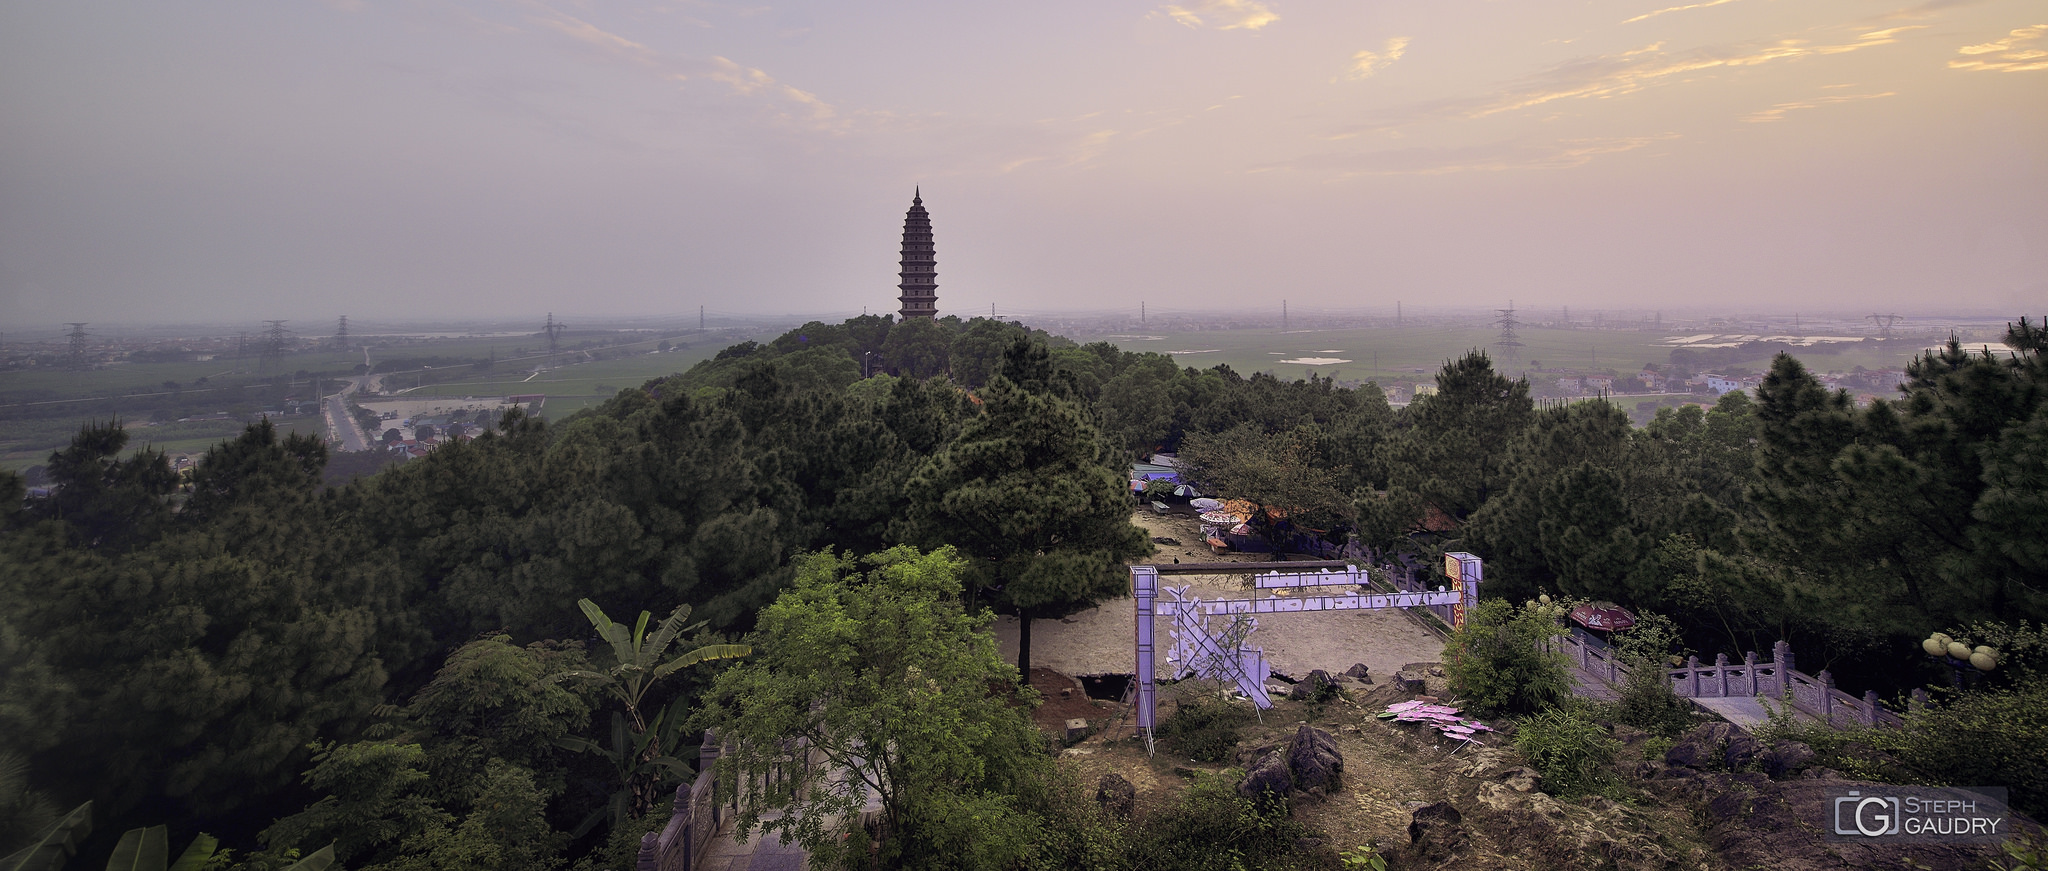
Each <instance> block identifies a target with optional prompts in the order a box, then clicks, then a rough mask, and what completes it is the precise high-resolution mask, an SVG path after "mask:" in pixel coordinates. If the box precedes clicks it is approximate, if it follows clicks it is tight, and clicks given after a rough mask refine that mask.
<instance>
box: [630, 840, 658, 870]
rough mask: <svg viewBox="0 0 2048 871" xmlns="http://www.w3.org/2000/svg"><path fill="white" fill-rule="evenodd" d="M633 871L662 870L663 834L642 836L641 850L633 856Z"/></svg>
mask: <svg viewBox="0 0 2048 871" xmlns="http://www.w3.org/2000/svg"><path fill="white" fill-rule="evenodd" d="M633 871H661V835H660V834H658V833H655V832H648V833H647V834H644V835H641V836H640V852H639V853H638V854H637V855H635V856H634V857H633Z"/></svg>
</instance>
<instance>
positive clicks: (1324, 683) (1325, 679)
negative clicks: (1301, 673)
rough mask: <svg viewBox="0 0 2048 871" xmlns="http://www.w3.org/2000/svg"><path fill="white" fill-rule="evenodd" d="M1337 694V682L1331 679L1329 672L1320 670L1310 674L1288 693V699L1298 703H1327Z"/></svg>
mask: <svg viewBox="0 0 2048 871" xmlns="http://www.w3.org/2000/svg"><path fill="white" fill-rule="evenodd" d="M1336 694H1337V682H1336V681H1334V680H1331V679H1330V673H1329V672H1327V671H1324V670H1322V669H1320V668H1319V669H1316V670H1314V671H1311V672H1309V673H1308V677H1305V678H1302V679H1301V681H1300V682H1299V683H1296V684H1295V685H1294V686H1293V688H1291V689H1289V690H1288V691H1287V697H1288V698H1290V699H1293V700H1295V701H1297V702H1318V701H1325V700H1328V699H1329V698H1330V697H1332V696H1335V695H1336Z"/></svg>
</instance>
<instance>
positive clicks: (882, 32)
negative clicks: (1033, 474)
mask: <svg viewBox="0 0 2048 871" xmlns="http://www.w3.org/2000/svg"><path fill="white" fill-rule="evenodd" d="M914 185H922V186H923V190H924V196H925V205H926V206H927V207H928V208H929V209H930V210H931V213H932V222H933V226H934V230H935V235H936V241H937V250H938V269H939V307H940V310H941V312H942V313H961V314H973V313H976V312H981V313H986V312H987V311H988V307H989V304H990V303H991V302H994V303H995V305H996V307H997V310H998V311H999V312H1001V313H1003V314H1004V315H1005V316H1015V317H1025V318H1027V319H1028V318H1029V317H1030V316H1031V315H1033V314H1035V313H1046V312H1052V311H1061V310H1075V309H1084V310H1107V309H1116V308H1129V309H1132V310H1135V309H1136V308H1137V306H1138V303H1139V301H1140V300H1144V301H1145V302H1146V303H1147V304H1148V306H1149V307H1151V308H1152V309H1153V310H1155V311H1157V310H1171V309H1193V308H1212V307H1222V306H1231V305H1242V306H1245V307H1260V308H1264V307H1270V306H1276V305H1277V304H1278V300H1280V299H1283V298H1284V299H1288V300H1290V301H1291V303H1292V305H1294V306H1297V307H1300V308H1302V309H1311V308H1316V307H1323V308H1358V309H1371V308H1376V307H1389V308H1390V307H1391V306H1392V305H1393V302H1394V301H1395V300H1397V299H1399V300H1402V301H1404V302H1406V303H1408V304H1409V305H1418V306H1419V305H1425V304H1431V303H1434V304H1475V305H1491V304H1500V303H1504V302H1505V300H1507V299H1509V298H1513V299H1515V300H1516V301H1517V303H1518V304H1519V305H1521V306H1523V307H1524V308H1540V307H1545V306H1558V305H1572V306H1576V307H1585V308H1588V309H1591V308H1595V307H1614V308H1620V307H1628V308H1638V309H1640V308H1646V307H1656V306H1671V307H1678V306H1701V305H1704V306H1709V307H1711V306H1714V305H1718V304H1721V303H1724V302H1725V303H1726V304H1727V305H1728V307H1730V308H1731V309H1733V308H1738V307H1739V308H1743V309H1752V310H1753V309H1756V308H1760V307H1775V308H1786V309H1792V308H1804V309H1806V310H1809V311H1812V310H1818V309H1823V308H1829V307H1843V308H1862V307H1871V308H1882V309H1899V310H1907V309H1914V310H1924V309H1926V308H1928V307H1930V306H1933V307H1945V308H1955V307H1967V308H1976V309H1987V310H1995V311H2001V312H2006V313H2010V314H2019V313H2021V312H2022V311H2026V312H2030V313H2034V314H2039V313H2040V312H2039V311H2038V310H2039V309H2041V308H2043V306H2042V303H2044V302H2048V196H2044V194H2048V4H2044V3H2042V2H2039V0H1982V2H1973V0H1929V2H1917V3H1916V2H1914V0H1856V2H1850V0H1803V2H1794V0H1701V2H1694V3H1690V4H1687V3H1685V2H1683V0H1585V2H1574V3H1563V2H1535V0H1497V2H1477V0H1432V2H1426V3H1425V2H1402V3H1392V2H1308V0H1185V2H1184V4H1183V5H1172V4H1164V5H1162V4H1157V3H1145V2H1107V0H1088V2H1068V0H1038V2H1031V3H985V2H971V0H970V2H960V0H951V2H901V3H846V2H832V3H826V2H791V3H785V4H773V5H754V4H745V3H740V4H726V3H712V2H696V3H691V2H674V3H664V2H595V0H592V2H570V0H526V2H518V0H513V2H490V0H473V2H431V0H409V2H380V0H330V2H326V3H318V2H296V3H295V2H282V0H261V2H226V0H222V2H197V3H194V2H139V0H138V2H118V3H108V2H84V0H81V2H32V0H11V2H4V3H0V325H4V324H6V323H10V322H11V323H16V324H20V323H28V322H38V323H47V322H55V321H66V320H84V321H96V322H104V321H135V320H144V319H156V320H202V319H203V320H218V319H232V318H236V317H245V318H249V319H260V318H295V319H301V320H300V321H298V322H302V323H308V324H311V323H318V322H322V321H331V319H332V318H333V317H334V316H335V315H339V314H350V315H354V316H356V317H360V318H365V319H368V318H377V319H389V318H400V317H404V316H408V315H413V314H418V315H426V316H447V315H460V314H465V313H475V314H483V315H492V316H501V315H510V316H523V315H524V314H528V313H531V314H535V315H538V314H539V313H542V312H546V311H549V310H552V311H555V312H558V313H588V314H611V313H647V314H661V313H671V314H680V313H683V312H688V313H691V314H694V313H695V311H696V309H697V307H698V306H699V305H703V306H707V307H709V309H710V310H711V311H712V312H733V313H739V312H760V313H767V312H816V313H843V314H853V313H857V312H858V311H859V310H860V308H861V307H862V306H868V307H869V308H870V309H871V310H874V311H893V310H894V308H895V307H896V302H895V299H894V297H895V294H896V290H895V288H894V284H895V282H896V277H895V272H896V264H895V261H896V248H897V244H898V241H899V234H900V233H901V226H902V220H903V211H904V209H906V208H907V207H908V206H909V205H910V196H911V191H912V187H913V186H914ZM314 332H318V329H315V330H314Z"/></svg>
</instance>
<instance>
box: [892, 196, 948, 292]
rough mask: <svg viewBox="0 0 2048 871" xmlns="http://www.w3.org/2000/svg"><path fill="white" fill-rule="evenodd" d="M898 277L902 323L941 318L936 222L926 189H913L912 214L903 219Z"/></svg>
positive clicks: (911, 199)
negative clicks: (934, 234) (926, 202)
mask: <svg viewBox="0 0 2048 871" xmlns="http://www.w3.org/2000/svg"><path fill="white" fill-rule="evenodd" d="M899 266H900V267H901V271H899V272H898V273H896V276H897V278H898V279H900V283H899V284H897V285H896V289H897V290H898V291H900V292H901V295H900V296H898V297H896V299H897V301H898V302H901V303H902V304H903V308H902V309H901V310H900V311H898V312H897V316H898V317H899V318H901V319H902V320H906V321H907V320H909V319H911V318H935V317H938V315H939V274H938V266H937V263H936V261H935V260H934V259H933V255H932V219H931V215H930V214H928V213H926V212H925V210H924V189H923V186H922V185H920V186H917V187H914V188H912V193H911V198H910V211H908V212H906V213H904V215H903V259H902V261H901V262H900V264H899Z"/></svg>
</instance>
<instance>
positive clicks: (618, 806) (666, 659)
mask: <svg viewBox="0 0 2048 871" xmlns="http://www.w3.org/2000/svg"><path fill="white" fill-rule="evenodd" d="M576 605H577V607H580V608H582V609H583V616H584V617H586V618H588V619H589V620H590V625H591V626H592V627H594V628H595V629H596V630H597V634H598V636H599V637H601V638H603V639H604V640H605V641H606V643H607V644H609V645H610V647H611V660H612V661H611V664H610V665H609V666H607V667H606V668H605V669H604V670H603V671H597V670H591V669H577V670H572V671H564V672H559V673H557V674H554V675H552V676H551V677H550V679H551V680H557V681H577V682H580V683H584V684H588V685H592V686H596V687H598V688H600V689H602V690H603V691H604V692H605V693H606V694H608V695H610V696H611V697H612V698H614V699H617V700H618V701H619V703H620V704H621V705H623V706H624V707H625V711H624V712H623V713H618V712H615V713H614V714H613V716H612V734H611V738H612V740H611V746H610V747H609V748H607V747H605V746H603V745H600V744H598V743H597V742H595V741H588V740H585V739H582V738H562V739H557V741H556V743H557V744H559V745H561V746H563V747H567V748H569V749H572V750H578V751H582V752H587V753H594V754H596V755H599V756H603V757H605V758H606V759H607V760H610V761H611V762H612V765H613V767H614V769H615V770H616V771H617V773H618V776H619V789H618V790H617V791H616V792H614V793H613V794H612V800H611V802H609V803H608V805H609V806H608V807H607V808H606V810H605V811H604V812H603V813H605V814H608V815H609V816H610V817H611V820H612V822H613V824H614V825H616V824H617V823H618V822H620V821H622V820H624V819H625V818H626V817H627V816H639V815H641V814H644V813H646V812H647V809H648V808H649V807H651V806H652V805H653V804H654V799H655V793H656V791H657V788H658V786H659V785H660V783H661V781H662V780H663V778H664V776H665V775H667V776H674V777H679V778H680V777H688V776H690V774H691V769H690V766H689V764H688V763H686V762H684V761H682V760H680V759H677V758H676V757H674V756H672V755H669V754H668V753H667V752H664V751H665V745H679V743H680V742H679V741H677V737H678V736H677V735H676V734H674V733H677V732H680V726H681V722H682V719H683V705H682V700H681V699H678V700H676V701H675V702H673V703H671V704H670V705H669V708H668V709H667V710H664V711H657V712H656V713H655V715H654V720H653V722H651V723H650V722H649V721H648V719H647V717H646V714H645V712H644V711H642V706H643V705H644V704H646V700H647V693H648V692H649V691H650V690H652V689H653V688H654V685H655V684H656V683H658V682H659V681H661V679H663V678H666V677H668V676H669V675H672V674H675V673H676V672H677V671H680V670H682V669H685V668H688V667H690V666H693V665H696V664H698V663H702V662H710V661H713V660H719V659H734V658H737V657H742V656H746V655H748V654H751V653H753V652H754V648H753V647H752V646H750V645H746V644H706V645H702V646H700V647H697V648H694V649H692V650H687V651H682V652H678V653H674V654H673V655H672V654H671V653H670V651H669V648H670V647H672V646H674V644H675V643H676V640H677V639H679V638H681V637H682V636H683V635H684V634H685V633H688V632H690V631H693V630H695V629H697V628H698V627H700V626H702V625H704V624H702V623H696V624H691V623H690V622H689V619H690V606H688V605H678V606H676V609H675V610H674V611H672V612H670V613H669V615H668V616H667V617H665V618H663V619H662V621H661V623H660V624H659V625H657V626H656V627H655V628H654V631H653V632H652V633H649V632H648V631H647V625H648V623H649V622H650V621H651V620H652V619H653V615H652V614H651V613H649V612H647V611H642V612H640V619H639V620H637V621H635V622H634V624H633V625H632V626H631V627H628V626H626V625H625V624H623V623H617V622H613V620H612V619H611V617H609V616H606V614H605V613H604V609H602V608H600V607H598V605H597V603H596V602H593V601H591V600H589V599H579V600H577V602H576ZM664 726H666V727H667V728H664ZM664 733H668V734H664ZM598 816H599V815H598V814H594V815H592V818H591V819H588V820H585V821H584V825H583V826H582V827H580V828H581V829H582V831H588V830H589V828H590V827H591V826H593V825H595V824H596V819H597V817H598ZM581 833H582V832H580V831H579V832H578V834H579V835H580V834H581Z"/></svg>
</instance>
